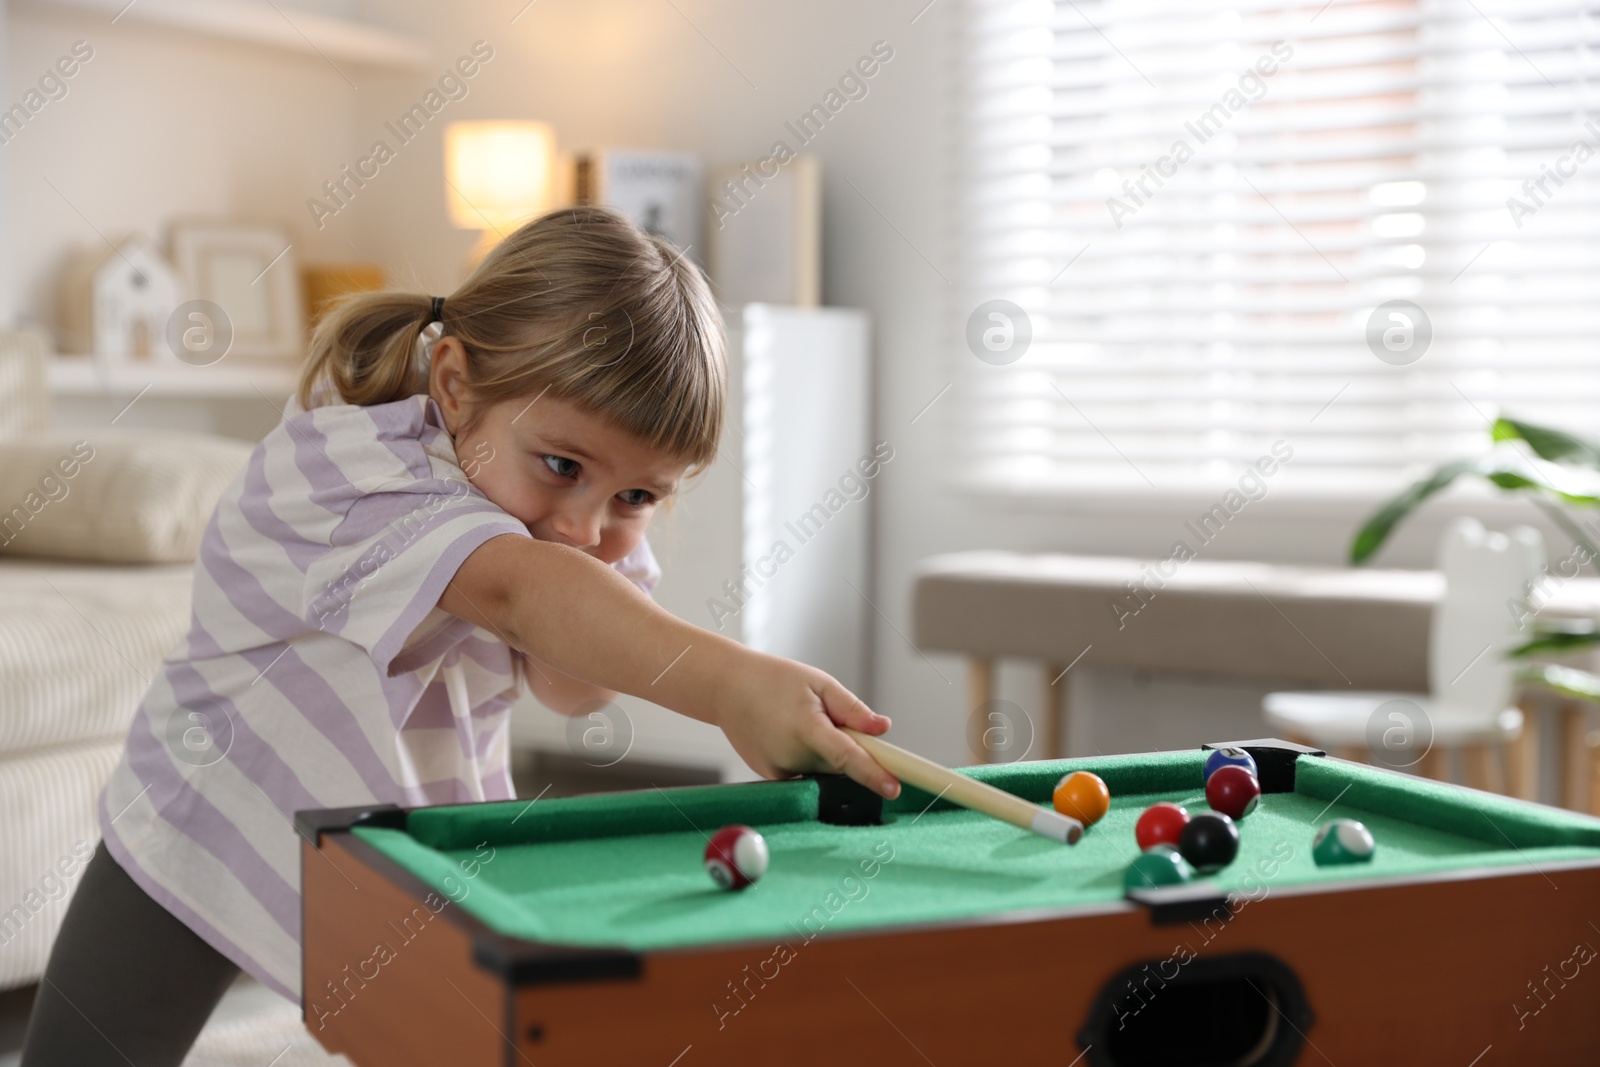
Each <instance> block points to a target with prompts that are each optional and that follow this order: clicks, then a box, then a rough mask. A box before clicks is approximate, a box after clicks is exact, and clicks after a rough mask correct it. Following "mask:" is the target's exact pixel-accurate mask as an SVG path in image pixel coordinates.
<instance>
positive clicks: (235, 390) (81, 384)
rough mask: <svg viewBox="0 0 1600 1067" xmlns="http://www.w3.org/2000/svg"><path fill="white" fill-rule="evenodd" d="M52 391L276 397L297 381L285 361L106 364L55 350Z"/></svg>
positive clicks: (59, 393)
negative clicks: (206, 363) (59, 353)
mask: <svg viewBox="0 0 1600 1067" xmlns="http://www.w3.org/2000/svg"><path fill="white" fill-rule="evenodd" d="M47 366H48V368H49V370H48V380H49V383H50V392H52V393H54V394H56V395H57V396H128V397H133V396H137V395H139V394H140V393H141V392H143V393H144V395H146V396H155V397H161V396H171V397H201V398H212V399H215V398H229V397H248V398H251V399H258V398H260V397H261V396H262V395H265V396H266V397H267V398H268V399H269V400H271V401H273V402H274V403H277V402H279V401H281V400H283V399H284V398H285V397H287V396H288V395H289V394H290V393H293V392H294V390H295V387H296V386H297V385H298V384H299V381H300V370H299V368H298V367H295V366H291V365H289V364H287V363H247V362H243V361H240V362H236V363H230V362H228V361H227V360H223V361H222V362H221V363H216V364H213V365H211V366H209V367H190V366H186V365H184V364H181V363H172V362H165V363H156V362H152V363H149V364H138V363H130V364H127V365H124V366H116V367H107V366H103V365H102V364H100V363H99V362H97V361H96V360H95V359H94V357H92V356H55V357H53V358H51V359H50V361H49V363H48V364H47Z"/></svg>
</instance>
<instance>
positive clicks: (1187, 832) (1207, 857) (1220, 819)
mask: <svg viewBox="0 0 1600 1067" xmlns="http://www.w3.org/2000/svg"><path fill="white" fill-rule="evenodd" d="M1178 851H1179V852H1181V853H1183V858H1184V859H1186V860H1188V861H1189V863H1190V865H1191V866H1193V867H1194V869H1195V870H1197V871H1199V872H1200V873H1201V874H1210V873H1212V872H1213V871H1220V870H1222V868H1224V867H1226V866H1227V865H1228V864H1230V863H1232V862H1233V858H1234V857H1235V856H1237V855H1238V854H1239V828H1238V827H1236V826H1234V825H1233V820H1232V819H1230V818H1228V817H1227V816H1226V815H1223V814H1221V813H1220V812H1215V813H1213V812H1207V813H1206V814H1204V815H1196V816H1195V817H1194V818H1192V819H1190V820H1189V825H1188V826H1185V827H1184V828H1183V835H1182V836H1181V837H1180V838H1178Z"/></svg>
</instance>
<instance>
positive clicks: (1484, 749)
mask: <svg viewBox="0 0 1600 1067" xmlns="http://www.w3.org/2000/svg"><path fill="white" fill-rule="evenodd" d="M1499 755H1500V746H1498V745H1462V746H1461V762H1462V764H1463V766H1464V768H1465V770H1466V775H1467V784H1468V785H1469V786H1471V787H1472V788H1474V789H1482V790H1484V791H1486V792H1490V793H1504V792H1505V782H1504V781H1502V780H1501V776H1500V765H1499V760H1498V756H1499Z"/></svg>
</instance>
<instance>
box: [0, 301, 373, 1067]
mask: <svg viewBox="0 0 1600 1067" xmlns="http://www.w3.org/2000/svg"><path fill="white" fill-rule="evenodd" d="M47 358H49V357H48V343H47V340H46V338H45V337H44V336H43V335H41V334H38V333H35V332H29V331H17V332H7V333H0V605H3V606H4V610H3V611H0V990H7V989H15V988H18V987H21V986H26V985H30V984H32V983H35V982H37V981H38V979H39V976H40V975H41V973H42V972H43V970H44V966H45V963H46V961H47V959H48V958H49V953H50V946H51V944H52V942H53V940H54V938H55V935H56V932H57V930H58V929H59V927H60V925H61V920H62V918H63V916H64V915H65V913H66V909H67V904H68V902H69V901H70V899H71V896H72V891H73V888H74V887H75V886H76V884H77V879H78V876H79V875H80V874H81V873H82V870H83V867H84V864H85V862H86V861H87V859H88V857H89V856H90V855H91V854H92V853H93V851H94V847H95V845H96V843H97V842H98V840H99V836H100V834H99V829H98V824H97V820H96V815H95V807H96V800H97V797H98V795H99V791H100V788H101V786H102V785H103V783H104V782H105V780H106V778H107V777H108V776H109V775H110V773H111V770H112V768H113V766H114V765H115V764H116V761H117V759H118V758H119V756H120V754H121V751H122V745H123V738H124V736H125V734H126V731H127V728H128V723H129V721H130V720H131V719H132V716H133V712H134V710H135V709H136V707H137V706H138V703H139V701H140V699H141V698H142V697H143V695H144V692H145V689H146V687H147V686H148V684H149V682H150V680H151V679H152V678H153V677H154V674H155V672H156V669H157V667H158V666H159V664H160V662H161V660H162V658H163V657H164V656H165V655H166V654H167V653H168V652H170V651H171V650H172V649H173V648H174V647H175V646H176V645H177V644H178V642H179V640H180V639H181V638H182V636H183V634H184V631H185V629H186V628H187V626H188V622H189V598H190V587H191V582H192V568H193V561H194V558H195V553H196V550H197V549H198V547H199V542H200V537H201V534H202V533H203V532H204V529H205V526H206V523H207V522H208V521H209V519H210V515H211V511H212V509H213V508H214V507H215V505H216V500H217V498H218V497H219V496H220V495H221V493H222V491H223V489H224V488H226V486H227V485H228V483H229V482H230V481H232V479H233V478H234V476H235V475H236V474H237V473H238V471H239V470H240V469H241V468H242V467H243V465H244V463H245V461H246V459H247V457H248V456H249V454H250V446H249V445H248V444H246V443H244V442H242V441H236V440H230V439H225V438H221V437H214V436H209V435H200V434H188V433H173V432H165V431H159V430H149V429H123V428H119V427H117V426H114V425H108V426H84V427H77V428H57V427H52V426H51V424H50V404H49V393H48V390H47V387H46V360H47ZM263 993H266V995H265V996H261V994H263ZM232 996H233V994H230V997H232ZM227 1003H228V1002H227V1001H225V1004H227ZM286 1044H292V1045H293V1046H294V1050H293V1054H289V1055H285V1056H284V1058H283V1059H281V1060H279V1061H278V1067H288V1065H289V1064H291V1063H307V1064H310V1063H335V1062H343V1060H342V1059H337V1060H336V1059H331V1058H328V1057H326V1055H325V1054H323V1053H322V1052H321V1050H320V1048H318V1047H316V1046H315V1042H314V1041H312V1039H311V1038H310V1035H309V1034H307V1033H306V1032H305V1031H304V1029H303V1028H302V1027H300V1025H299V1022H298V1011H297V1009H296V1007H295V1006H294V1005H292V1004H288V1003H286V1002H284V1001H283V1000H282V999H281V998H279V997H277V996H276V995H274V994H270V993H267V991H265V990H261V989H259V988H257V989H255V990H246V991H244V993H243V994H242V996H241V998H238V1003H237V1004H233V1005H230V1006H229V1008H228V1010H226V1011H223V1010H219V1013H218V1015H217V1017H216V1018H215V1019H214V1020H213V1023H212V1025H211V1026H210V1027H208V1031H207V1034H206V1035H205V1036H203V1037H202V1039H201V1042H200V1044H199V1045H197V1046H196V1049H195V1052H194V1053H193V1054H192V1055H191V1056H190V1059H189V1060H188V1061H187V1062H188V1063H189V1064H191V1065H198V1064H218V1065H220V1064H225V1063H234V1062H238V1063H241V1064H242V1063H247V1062H256V1063H265V1062H268V1061H269V1060H272V1058H273V1056H274V1055H278V1054H280V1053H284V1052H286V1051H287V1050H286V1048H285V1046H286ZM263 1051H265V1053H266V1054H265V1055H264V1056H263V1055H261V1053H262V1052H263ZM0 1053H3V1050H0ZM5 1060H6V1057H5V1056H4V1055H0V1064H3V1063H4V1062H5Z"/></svg>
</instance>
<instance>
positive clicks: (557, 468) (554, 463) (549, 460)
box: [543, 456, 579, 478]
mask: <svg viewBox="0 0 1600 1067" xmlns="http://www.w3.org/2000/svg"><path fill="white" fill-rule="evenodd" d="M543 459H544V465H545V466H546V467H549V468H550V471H551V473H552V474H554V475H556V476H557V477H558V478H576V477H577V476H578V469H579V468H578V461H577V460H575V459H568V458H567V457H566V456H545V457H543Z"/></svg>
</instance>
